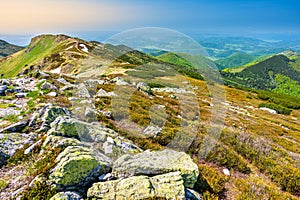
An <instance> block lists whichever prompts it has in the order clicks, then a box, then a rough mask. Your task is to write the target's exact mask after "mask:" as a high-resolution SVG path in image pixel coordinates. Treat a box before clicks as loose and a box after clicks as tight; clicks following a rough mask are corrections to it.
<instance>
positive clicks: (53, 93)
mask: <svg viewBox="0 0 300 200" xmlns="http://www.w3.org/2000/svg"><path fill="white" fill-rule="evenodd" d="M47 96H49V97H56V96H57V93H56V92H50V93H48V94H47Z"/></svg>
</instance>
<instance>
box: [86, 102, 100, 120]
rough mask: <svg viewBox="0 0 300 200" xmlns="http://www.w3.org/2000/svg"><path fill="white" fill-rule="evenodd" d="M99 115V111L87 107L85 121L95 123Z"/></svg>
mask: <svg viewBox="0 0 300 200" xmlns="http://www.w3.org/2000/svg"><path fill="white" fill-rule="evenodd" d="M98 115H99V113H98V111H97V110H96V109H94V108H91V107H89V106H87V107H86V108H85V112H84V120H85V121H87V122H95V121H98V120H97V116H98Z"/></svg>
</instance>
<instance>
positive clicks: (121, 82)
mask: <svg viewBox="0 0 300 200" xmlns="http://www.w3.org/2000/svg"><path fill="white" fill-rule="evenodd" d="M110 82H111V83H116V85H128V84H129V83H127V82H126V81H125V80H124V79H123V78H122V77H119V76H118V77H115V78H113V79H111V80H110Z"/></svg>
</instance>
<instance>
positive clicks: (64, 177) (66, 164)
mask: <svg viewBox="0 0 300 200" xmlns="http://www.w3.org/2000/svg"><path fill="white" fill-rule="evenodd" d="M55 162H56V163H57V165H56V167H55V168H54V169H52V170H51V174H50V182H54V183H55V184H56V186H57V187H58V188H65V187H69V186H75V187H76V186H77V187H81V186H83V187H84V186H86V185H88V184H90V183H91V182H94V181H96V180H97V178H98V177H99V176H100V175H101V174H103V173H108V172H109V171H110V169H111V164H110V163H111V160H110V159H109V158H108V157H106V156H105V155H103V154H101V153H99V152H96V151H94V150H91V149H89V148H86V147H80V146H69V147H67V148H66V149H65V150H64V151H63V152H62V153H60V154H59V155H58V157H57V158H56V160H55Z"/></svg>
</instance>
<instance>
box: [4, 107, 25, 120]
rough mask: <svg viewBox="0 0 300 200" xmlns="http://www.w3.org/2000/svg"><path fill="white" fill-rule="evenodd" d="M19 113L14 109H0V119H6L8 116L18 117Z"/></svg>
mask: <svg viewBox="0 0 300 200" xmlns="http://www.w3.org/2000/svg"><path fill="white" fill-rule="evenodd" d="M20 113H21V111H20V110H16V109H15V108H10V107H9V108H1V109H0V118H2V117H7V116H10V115H20Z"/></svg>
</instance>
